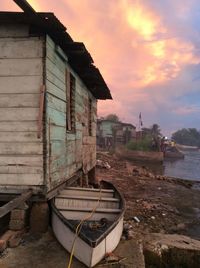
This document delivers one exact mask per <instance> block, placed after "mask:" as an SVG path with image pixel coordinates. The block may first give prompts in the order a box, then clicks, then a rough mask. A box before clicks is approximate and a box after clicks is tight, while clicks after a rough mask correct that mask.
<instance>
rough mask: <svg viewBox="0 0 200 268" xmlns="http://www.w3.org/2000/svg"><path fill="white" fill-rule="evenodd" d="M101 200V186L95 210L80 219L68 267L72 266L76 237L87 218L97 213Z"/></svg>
mask: <svg viewBox="0 0 200 268" xmlns="http://www.w3.org/2000/svg"><path fill="white" fill-rule="evenodd" d="M100 201H101V187H100V192H99V199H98V201H97V203H96V206H95V207H94V208H93V210H92V211H91V212H90V214H89V215H88V216H86V217H85V218H83V219H82V220H81V221H80V223H79V224H78V225H77V227H76V232H75V237H74V241H73V244H72V249H71V254H70V258H69V263H68V266H67V268H71V264H72V259H73V255H74V249H75V242H76V239H77V237H78V235H79V233H80V231H81V228H82V225H83V223H84V222H85V221H86V220H89V219H90V218H91V217H92V216H93V214H94V213H95V211H96V209H97V207H98V206H99V203H100Z"/></svg>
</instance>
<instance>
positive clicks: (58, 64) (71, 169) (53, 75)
mask: <svg viewBox="0 0 200 268" xmlns="http://www.w3.org/2000/svg"><path fill="white" fill-rule="evenodd" d="M57 49H58V48H57V47H56V46H55V44H54V42H53V41H52V40H51V39H50V38H49V37H47V40H46V90H47V94H46V107H47V108H46V146H47V158H46V166H47V183H48V190H51V189H53V187H55V186H56V185H58V184H60V183H61V182H63V181H65V180H67V179H68V178H70V177H71V176H73V174H75V173H76V171H77V170H79V169H83V170H84V172H88V171H89V170H90V169H91V168H92V167H94V166H95V164H96V99H95V98H94V97H93V96H92V95H91V93H90V92H89V91H88V90H87V88H86V87H85V85H84V84H83V83H82V81H81V80H80V79H79V77H78V76H77V74H76V73H74V72H73V70H72V69H71V68H70V66H69V65H68V63H67V57H66V56H65V54H64V52H62V50H61V49H59V53H57V52H56V50H57ZM60 53H61V54H62V57H60V56H59V54H60ZM66 68H67V70H68V71H69V72H71V73H72V75H73V76H74V77H75V79H76V91H75V125H76V131H75V133H70V132H69V131H68V132H67V131H66V121H67V120H66V119H67V118H66V116H67V105H68V103H67V98H66V84H65V72H66ZM89 99H91V100H92V118H91V120H92V124H91V125H92V131H91V134H92V136H89V132H88V122H89V120H88V113H89V109H88V108H89Z"/></svg>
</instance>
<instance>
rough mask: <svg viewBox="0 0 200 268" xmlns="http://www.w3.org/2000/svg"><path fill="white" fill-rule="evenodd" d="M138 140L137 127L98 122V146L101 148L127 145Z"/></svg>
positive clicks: (127, 124) (121, 123)
mask: <svg viewBox="0 0 200 268" xmlns="http://www.w3.org/2000/svg"><path fill="white" fill-rule="evenodd" d="M134 139H136V127H135V126H133V125H132V124H129V123H123V122H114V121H112V120H107V119H98V120H97V145H98V146H99V147H101V148H109V147H114V146H116V145H120V144H127V143H128V142H129V141H131V140H134Z"/></svg>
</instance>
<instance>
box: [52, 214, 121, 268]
mask: <svg viewBox="0 0 200 268" xmlns="http://www.w3.org/2000/svg"><path fill="white" fill-rule="evenodd" d="M52 228H53V231H54V234H55V236H56V238H57V239H58V241H59V242H60V244H61V245H62V246H63V247H64V248H65V249H66V250H67V251H68V252H71V249H72V244H73V241H74V238H75V233H74V232H73V231H71V230H70V228H69V227H68V226H67V225H66V224H65V223H64V222H63V221H62V220H61V219H60V218H59V216H58V215H57V214H56V213H55V212H54V211H53V212H52ZM122 231H123V215H122V216H121V217H120V218H119V219H118V223H117V224H116V225H115V227H114V228H113V229H112V231H111V232H110V233H109V234H108V235H107V236H106V237H105V238H104V239H103V240H102V241H101V242H100V243H99V244H98V245H97V246H96V247H91V246H90V245H88V244H87V243H86V242H85V241H83V240H82V239H81V238H80V237H77V238H76V242H75V249H74V256H75V257H76V258H77V259H78V260H79V261H80V262H82V263H84V264H85V265H86V266H87V267H94V266H95V265H96V264H97V263H98V262H100V261H101V260H102V258H104V256H105V254H106V253H108V252H112V251H113V250H114V249H115V248H116V247H117V245H118V244H119V241H120V238H121V234H122Z"/></svg>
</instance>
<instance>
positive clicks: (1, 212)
mask: <svg viewBox="0 0 200 268" xmlns="http://www.w3.org/2000/svg"><path fill="white" fill-rule="evenodd" d="M31 196H32V190H28V191H26V192H24V193H22V194H21V195H20V196H18V197H16V198H14V199H13V200H11V201H10V202H8V203H7V204H5V205H4V206H2V207H0V218H2V217H3V216H5V215H6V214H8V213H9V212H11V211H12V210H13V209H15V208H17V207H18V206H20V205H21V204H22V203H23V202H25V201H26V200H28V199H29V198H30V197H31Z"/></svg>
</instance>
